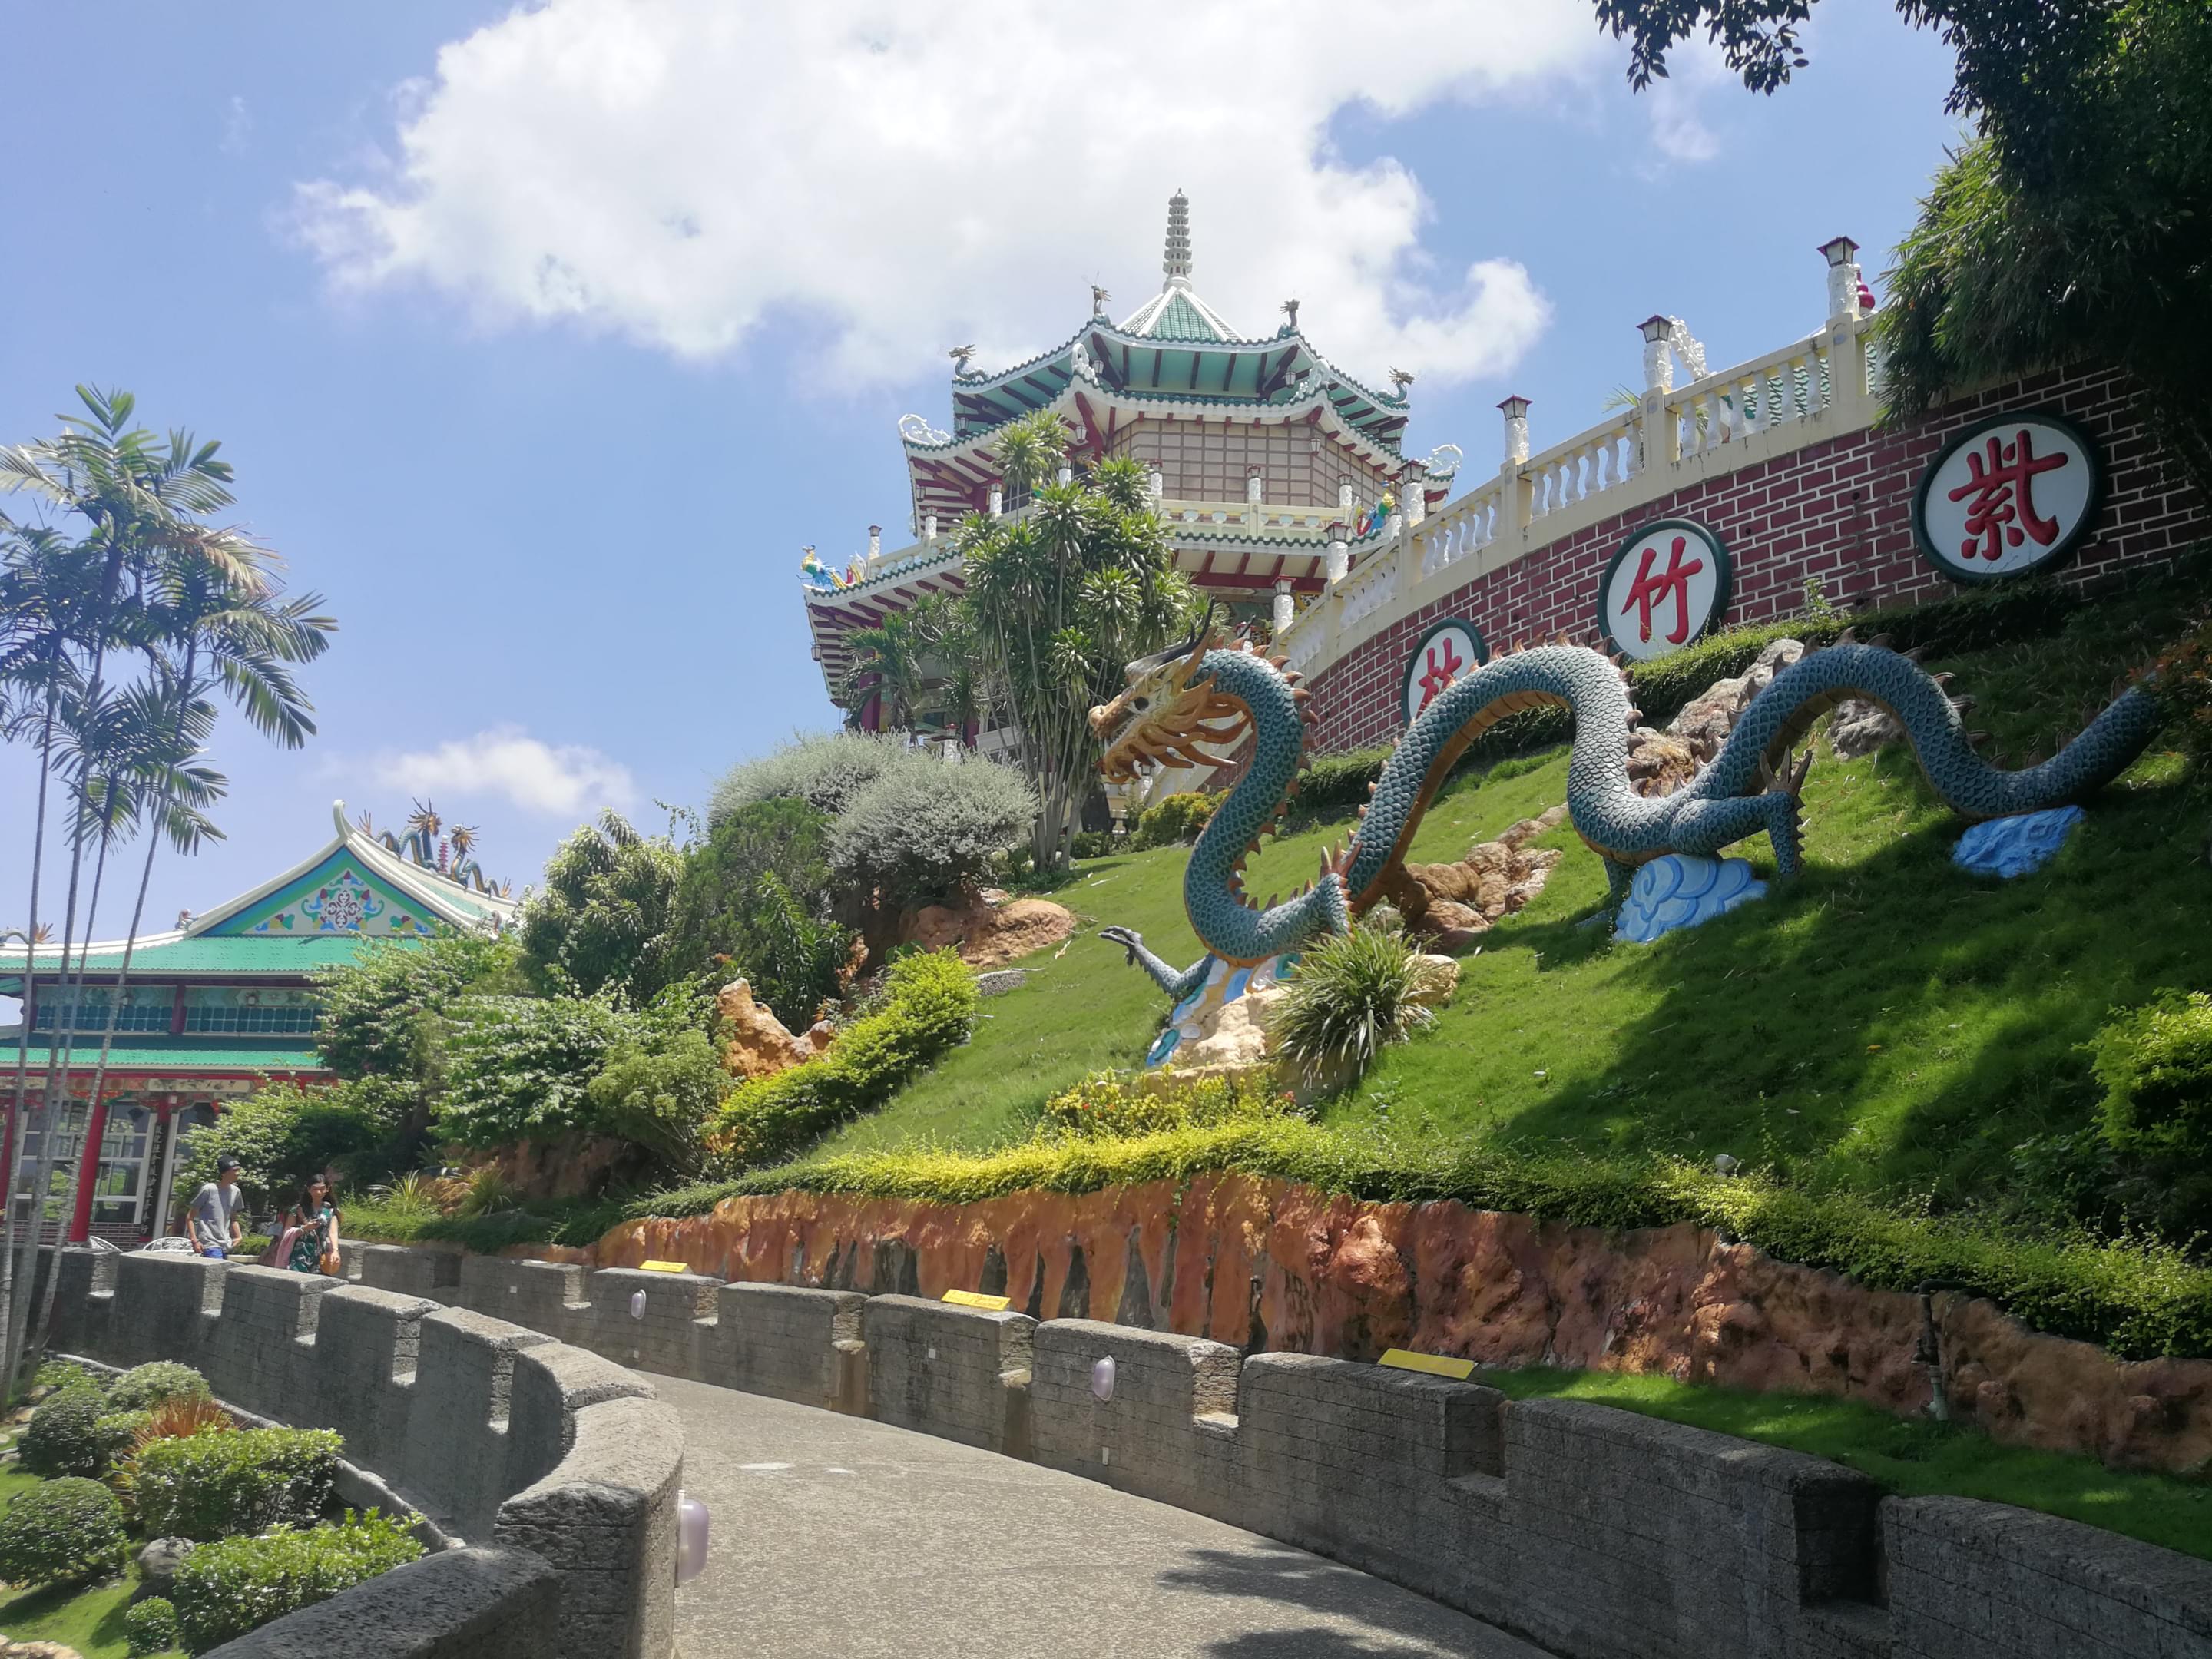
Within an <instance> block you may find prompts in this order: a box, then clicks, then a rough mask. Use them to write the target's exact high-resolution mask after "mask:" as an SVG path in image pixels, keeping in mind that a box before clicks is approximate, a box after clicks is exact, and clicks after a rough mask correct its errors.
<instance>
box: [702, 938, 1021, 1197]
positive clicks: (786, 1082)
mask: <svg viewBox="0 0 2212 1659" xmlns="http://www.w3.org/2000/svg"><path fill="white" fill-rule="evenodd" d="M884 991H885V1000H884V1006H883V1008H882V1009H881V1011H880V1012H876V1013H872V1014H868V1015H866V1016H864V1017H863V1018H860V1019H856V1020H854V1022H853V1023H852V1024H850V1025H848V1026H847V1027H846V1028H845V1029H844V1030H842V1031H840V1032H839V1033H838V1034H837V1036H836V1041H834V1042H831V1043H830V1045H829V1048H827V1049H826V1050H824V1051H823V1054H821V1055H820V1057H819V1058H817V1059H814V1060H807V1061H806V1062H805V1063H804V1064H803V1065H799V1066H793V1067H792V1068H791V1069H790V1070H789V1071H787V1072H779V1073H776V1074H775V1076H774V1077H767V1078H761V1079H757V1080H755V1081H753V1082H750V1083H747V1084H744V1085H740V1086H739V1087H738V1089H737V1090H736V1091H734V1092H733V1093H732V1095H731V1096H730V1097H729V1099H728V1100H727V1101H726V1102H725V1103H723V1106H722V1110H721V1114H720V1116H719V1117H718V1118H717V1119H716V1120H715V1123H714V1130H713V1132H712V1133H710V1134H709V1135H708V1145H709V1146H711V1147H712V1148H714V1153H715V1156H716V1158H717V1159H718V1160H719V1161H720V1162H721V1164H723V1165H724V1167H726V1168H732V1169H743V1168H745V1167H748V1166H750V1165H753V1164H761V1163H764V1162H766V1161H768V1160H769V1159H771V1158H784V1157H787V1156H789V1154H790V1153H791V1152H792V1151H793V1149H794V1148H796V1147H797V1146H800V1145H801V1144H802V1143H804V1142H805V1141H807V1140H809V1139H812V1138H813V1137H814V1136H816V1135H818V1134H820V1133H822V1132H823V1130H825V1129H828V1128H830V1127H833V1126H834V1125H836V1124H838V1123H841V1122H842V1121H844V1120H846V1119H847V1118H848V1117H856V1116H858V1115H860V1113H862V1112H865V1111H868V1110H870V1109H873V1108H875V1107H877V1106H880V1105H881V1104H883V1103H884V1101H886V1100H888V1099H890V1096H891V1092H892V1091H894V1090H896V1088H897V1087H898V1086H899V1085H901V1084H902V1083H904V1082H905V1081H906V1080H907V1079H908V1078H909V1077H911V1076H913V1075H914V1074H915V1073H916V1072H918V1071H920V1070H921V1068H922V1067H923V1066H927V1064H928V1063H929V1062H930V1061H931V1060H935V1059H936V1058H937V1057H938V1055H939V1054H943V1053H944V1052H945V1050H946V1049H947V1048H951V1047H952V1046H953V1045H954V1044H955V1043H957V1042H961V1041H962V1040H963V1039H964V1038H965V1037H966V1036H967V1035H968V1031H969V1027H970V1026H971V1025H972V1024H974V1023H975V1009H976V1005H977V1003H978V1002H979V1001H980V1000H981V999H980V998H979V996H978V994H977V993H976V990H975V975H974V974H973V973H971V972H970V971H969V968H968V965H967V963H963V962H962V961H961V960H960V958H959V957H958V955H957V953H955V952H953V951H936V952H934V953H933V954H931V955H928V956H917V957H907V958H906V959H905V960H903V961H902V962H896V963H893V964H892V965H891V970H890V978H889V981H888V983H887V984H886V986H885V987H884Z"/></svg>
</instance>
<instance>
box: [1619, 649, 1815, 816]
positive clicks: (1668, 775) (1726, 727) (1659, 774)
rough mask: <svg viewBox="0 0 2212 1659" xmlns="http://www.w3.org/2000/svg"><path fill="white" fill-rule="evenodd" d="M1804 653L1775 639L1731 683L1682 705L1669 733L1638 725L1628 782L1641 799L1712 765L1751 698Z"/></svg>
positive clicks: (1680, 783) (1718, 682) (1668, 790)
mask: <svg viewBox="0 0 2212 1659" xmlns="http://www.w3.org/2000/svg"><path fill="white" fill-rule="evenodd" d="M1804 654H1805V645H1804V641H1802V640H1775V641H1770V642H1769V644H1768V645H1767V647H1766V648H1765V650H1764V651H1761V652H1760V653H1759V657H1758V659H1757V660H1756V661H1755V662H1753V664H1752V665H1751V666H1750V667H1748V668H1747V669H1745V670H1744V671H1743V672H1742V673H1741V675H1739V676H1737V677H1736V678H1733V679H1724V680H1715V681H1714V682H1713V683H1712V684H1711V685H1709V686H1707V687H1706V688H1705V690H1703V691H1702V692H1700V693H1699V695H1698V696H1695V697H1692V699H1691V700H1690V701H1689V702H1686V703H1684V704H1683V705H1682V707H1681V709H1680V712H1679V713H1677V714H1675V716H1674V719H1673V720H1669V721H1668V722H1667V729H1666V730H1665V731H1663V732H1655V731H1654V730H1652V729H1651V727H1650V726H1638V727H1637V728H1636V730H1635V731H1633V732H1631V733H1630V734H1629V738H1628V781H1629V782H1630V783H1631V784H1632V785H1633V786H1634V787H1635V789H1636V793H1638V794H1639V795H1650V796H1657V795H1671V794H1673V793H1674V792H1675V791H1676V790H1677V789H1680V787H1682V786H1683V785H1685V784H1686V783H1687V782H1689V781H1690V780H1691V779H1692V778H1693V777H1695V776H1697V775H1698V770H1699V768H1700V767H1703V766H1706V765H1709V764H1711V762H1712V758H1713V757H1714V756H1716V755H1717V754H1719V753H1720V752H1721V745H1722V744H1725V743H1726V742H1727V741H1728V738H1729V732H1733V731H1735V723H1736V721H1738V720H1741V719H1742V718H1743V711H1744V710H1745V709H1747V708H1750V707H1751V702H1752V699H1753V698H1754V697H1756V696H1758V695H1759V693H1760V692H1762V691H1764V690H1766V688H1767V687H1768V686H1770V685H1771V684H1774V677H1775V676H1776V675H1777V674H1778V673H1780V672H1781V671H1783V670H1784V669H1785V668H1787V667H1789V666H1790V664H1792V663H1794V662H1796V660H1797V659H1799V658H1800V657H1802V656H1803V655H1804Z"/></svg>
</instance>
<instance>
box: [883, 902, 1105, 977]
mask: <svg viewBox="0 0 2212 1659" xmlns="http://www.w3.org/2000/svg"><path fill="white" fill-rule="evenodd" d="M1074 931H1075V913H1074V912H1073V910H1070V909H1068V908H1066V906H1065V905H1060V904H1054V902H1052V901H1051V900H1050V899H1040V898H1009V897H1007V896H1006V894H1005V893H1004V892H1002V891H1000V890H999V889H997V888H995V887H986V888H982V889H981V890H978V891H975V892H973V893H970V894H968V895H966V896H964V897H963V900H962V902H959V903H957V904H930V905H925V906H923V907H922V908H921V909H919V910H917V911H915V913H914V915H913V916H912V917H911V918H909V919H908V921H907V923H906V925H905V926H904V927H903V928H902V929H901V932H902V933H903V934H904V936H905V938H906V939H907V940H908V941H909V942H910V943H913V944H915V945H920V946H921V948H922V949H923V950H925V951H941V950H943V949H944V948H945V946H947V945H951V946H953V947H954V948H955V949H957V951H959V952H960V959H961V960H962V961H963V962H964V963H967V964H968V965H969V967H970V968H1003V967H1004V966H1006V963H1010V962H1013V961H1016V960H1018V958H1020V957H1025V956H1028V955H1029V954H1030V952H1032V951H1042V950H1043V949H1044V948H1045V947H1046V946H1047V945H1057V944H1059V943H1060V941H1061V940H1062V939H1066V937H1067V936H1068V935H1069V934H1071V933H1073V932H1074Z"/></svg>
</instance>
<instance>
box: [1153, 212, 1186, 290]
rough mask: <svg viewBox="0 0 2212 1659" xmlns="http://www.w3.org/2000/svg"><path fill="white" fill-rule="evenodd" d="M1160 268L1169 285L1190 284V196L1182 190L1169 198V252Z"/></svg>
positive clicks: (1183, 286) (1184, 286) (1173, 286)
mask: <svg viewBox="0 0 2212 1659" xmlns="http://www.w3.org/2000/svg"><path fill="white" fill-rule="evenodd" d="M1160 269H1161V270H1164V271H1165V272H1167V274H1168V281H1167V285H1168V286H1169V287H1170V288H1188V287H1189V286H1190V197H1188V196H1186V195H1184V194H1183V193H1182V191H1180V190H1178V191H1176V193H1175V194H1174V195H1172V196H1170V197H1168V252H1167V258H1164V259H1163V260H1161V261H1160Z"/></svg>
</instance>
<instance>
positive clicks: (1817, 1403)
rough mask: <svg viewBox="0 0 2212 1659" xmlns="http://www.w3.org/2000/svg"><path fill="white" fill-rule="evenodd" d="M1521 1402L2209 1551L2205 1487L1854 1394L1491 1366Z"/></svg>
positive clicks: (1891, 1488)
mask: <svg viewBox="0 0 2212 1659" xmlns="http://www.w3.org/2000/svg"><path fill="white" fill-rule="evenodd" d="M1474 1380H1475V1381H1477V1382H1479V1383H1486V1384H1487V1385H1488V1386H1490V1387H1491V1388H1493V1389H1498V1390H1499V1391H1500V1392H1502V1393H1504V1394H1505V1395H1510V1397H1512V1398H1513V1399H1516V1400H1532V1399H1555V1400H1589V1401H1596V1402H1597V1403H1599V1404H1601V1405H1607V1406H1618V1407H1621V1408H1623V1409H1624V1410H1627V1411H1632V1412H1640V1413H1643V1414H1644V1415H1645V1416H1647V1417H1660V1418H1665V1419H1668V1421H1669V1422H1674V1423H1686V1424H1689V1425H1692V1426H1694V1427H1697V1428H1700V1429H1711V1430H1714V1431H1717V1432H1718V1433H1721V1434H1732V1435H1736V1436H1739V1437H1741V1438H1743V1439H1746V1440H1757V1441H1761V1442H1764V1443H1765V1444H1767V1445H1770V1446H1783V1447H1787V1448H1788V1449H1790V1450H1791V1451H1799V1452H1806V1453H1809V1454H1810V1455H1813V1456H1814V1457H1825V1458H1827V1459H1829V1460H1830V1461H1831V1462H1837V1463H1841V1464H1843V1465H1844V1466H1845V1467H1846V1468H1853V1469H1857V1471H1858V1472H1859V1473H1860V1474H1864V1475H1866V1476H1868V1477H1869V1479H1871V1480H1874V1481H1875V1482H1876V1483H1877V1484H1878V1485H1880V1486H1881V1488H1882V1489H1883V1490H1884V1491H1885V1492H1892V1493H1894V1494H1896V1495H1898V1496H1899V1497H1904V1498H1921V1497H1933V1496H1936V1495H1939V1494H1940V1495H1943V1496H1947V1497H1955V1498H1985V1499H1988V1500H1989V1501H1990V1502H1992V1503H1998V1504H2017V1505H2018V1506H2019V1507H2021V1509H2028V1510H2042V1511H2043V1512H2044V1513H2045V1514H2046V1515H2057V1516H2064V1517H2065V1518H2066V1519H2067V1520H2069V1521H2081V1522H2087V1524H2089V1525H2091V1526H2093V1527H2103V1528H2107V1529H2108V1530H2110V1531H2112V1532H2118V1533H2124V1534H2126V1535H2127V1536H2129V1537H2130V1538H2139V1539H2141V1540H2142V1541H2143V1542H2145V1543H2147V1544H2158V1545H2161V1546H2163V1547H2166V1548H2167V1549H2170V1550H2179V1551H2181V1552H2182V1553H2185V1554H2188V1555H2195V1556H2200V1557H2203V1558H2205V1559H2212V1486H2205V1485H2203V1484H2201V1483H2198V1482H2195V1481H2187V1480H2176V1479H2174V1478H2173V1477H2172V1476H2169V1475H2161V1474H2143V1473H2140V1472H2137V1471H2133V1470H2127V1469H2108V1468H2105V1467H2104V1466H2103V1465H2102V1464H2100V1463H2097V1462H2093V1461H2092V1460H2090V1459H2088V1458H2086V1457H2068V1456H2063V1455H2060V1454H2058V1453H2057V1452H2045V1451H2036V1450H2033V1449H2029V1448H2027V1447H2025V1446H2005V1445H2000V1444H1998V1443H1996V1442H1995V1441H1992V1440H1990V1438H1989V1437H1987V1436H1985V1435H1983V1434H1980V1433H1978V1432H1977V1431H1974V1430H1972V1429H1969V1428H1963V1427H1960V1426H1959V1425H1956V1424H1946V1423H1936V1422H1933V1421H1930V1420H1928V1419H1917V1420H1911V1419H1903V1418H1897V1417H1892V1416H1891V1415H1890V1414H1889V1413H1887V1412H1884V1411H1881V1410H1878V1409H1876V1408H1875V1407H1872V1406H1869V1405H1865V1404H1863V1403H1861V1402H1860V1401H1853V1400H1836V1399H1830V1398H1826V1397H1825V1396H1822V1395H1802V1394H1752V1393H1747V1392H1746V1391H1745V1390H1742V1389H1721V1388H1710V1387H1703V1386H1697V1385H1692V1384H1687V1383H1674V1382H1669V1381H1668V1379H1667V1378H1665V1377H1661V1376H1630V1375H1628V1374H1626V1373H1625V1372H1620V1371H1564V1370H1551V1369H1549V1368H1547V1367H1531V1368H1529V1369H1528V1370H1496V1369H1488V1368H1486V1369H1485V1370H1481V1371H1480V1372H1478V1373H1477V1374H1476V1376H1475V1378H1474Z"/></svg>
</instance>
